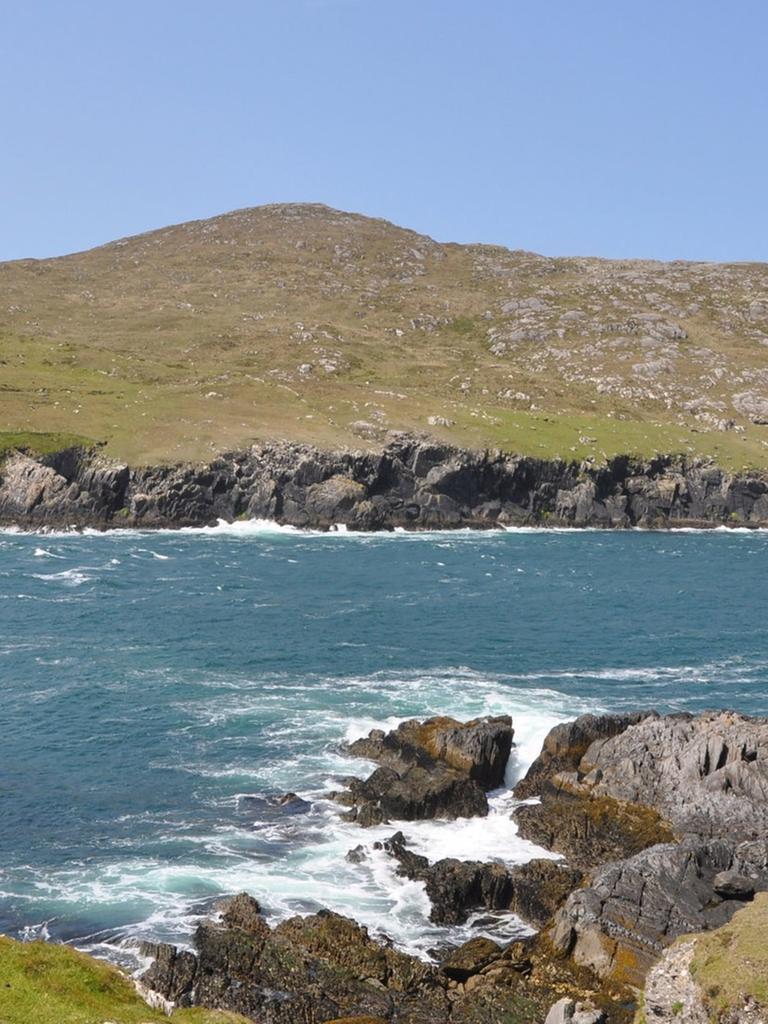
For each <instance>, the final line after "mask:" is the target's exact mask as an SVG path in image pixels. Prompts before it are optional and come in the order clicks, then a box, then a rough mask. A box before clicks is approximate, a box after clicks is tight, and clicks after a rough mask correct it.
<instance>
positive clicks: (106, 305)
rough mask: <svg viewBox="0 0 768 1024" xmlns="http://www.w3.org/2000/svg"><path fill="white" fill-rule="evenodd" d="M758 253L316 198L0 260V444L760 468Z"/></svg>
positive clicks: (765, 271)
mask: <svg viewBox="0 0 768 1024" xmlns="http://www.w3.org/2000/svg"><path fill="white" fill-rule="evenodd" d="M755 421H768V266H767V265H763V264H733V265H717V264H703V263H698V264H695V263H683V262H675V263H656V262H648V261H642V262H641V261H607V260H598V259H553V258H549V257H544V256H537V255H535V254H533V253H528V252H511V251H508V250H506V249H502V248H498V247H492V246H485V245H453V244H439V243H437V242H434V241H433V240H432V239H430V238H426V237H425V236H422V235H418V234H416V233H414V232H412V231H407V230H404V229H402V228H399V227H396V226H394V225H392V224H389V223H387V222H385V221H381V220H373V219H370V218H367V217H362V216H357V215H353V214H348V213H342V212H339V211H336V210H331V209H328V208H327V207H324V206H315V205H279V206H265V207H260V208H257V209H252V210H241V211H236V212H234V213H229V214H226V215H224V216H221V217H215V218H213V219H211V220H206V221H195V222H191V223H188V224H181V225H178V226H176V227H169V228H165V229H162V230H159V231H154V232H150V233H148V234H144V235H139V236H136V237H134V238H127V239H123V240H121V241H117V242H112V243H110V244H109V245H105V246H102V247H100V248H98V249H92V250H90V251H88V252H83V253H77V254H75V255H72V256H64V257H60V258H56V259H48V260H19V261H14V262H10V263H4V264H0V442H1V443H2V445H3V446H4V447H6V448H7V447H9V446H11V445H13V444H14V443H16V440H17V435H22V434H24V435H26V440H25V441H22V440H19V441H18V443H26V444H27V445H31V446H34V439H32V440H30V437H29V434H30V432H33V433H35V432H40V433H45V434H46V435H47V437H46V438H45V439H41V440H40V444H41V446H42V445H48V446H50V445H51V444H52V443H53V444H55V443H56V439H57V437H58V436H59V435H61V434H68V435H77V436H80V437H85V438H91V439H94V440H104V441H106V442H107V452H108V453H109V454H112V455H114V456H116V457H120V458H125V459H129V460H131V461H133V462H153V461H163V460H177V459H182V458H183V459H194V460H199V459H204V458H208V457H210V456H211V454H213V453H214V452H215V451H218V450H222V449H227V448H232V447H237V446H242V445H245V444H248V443H251V442H253V441H254V440H261V439H267V438H274V437H280V438H287V439H299V440H307V441H314V442H316V443H318V444H321V445H338V444H348V445H354V446H357V447H359V446H361V445H363V444H372V443H375V442H376V441H377V440H378V439H380V438H381V437H383V436H384V434H385V433H386V431H387V430H392V429H407V430H413V431H427V432H429V433H432V434H434V435H436V436H438V437H441V438H443V439H446V440H450V441H453V442H455V443H456V444H461V445H465V446H470V447H482V446H486V445H490V446H498V447H503V448H506V449H509V450H517V451H522V452H526V453H532V454H539V455H546V456H555V455H559V456H562V457H563V458H570V457H579V458H581V457H585V456H594V457H595V458H598V459H600V458H601V457H602V456H603V455H604V454H608V455H610V454H615V453H617V452H637V453H641V454H652V453H653V452H654V451H665V452H687V453H697V454H704V455H710V456H714V457H716V458H717V459H718V460H719V461H720V462H721V463H724V464H726V465H728V466H733V467H737V468H738V467H742V466H754V465H766V464H768V426H766V425H765V423H760V422H755Z"/></svg>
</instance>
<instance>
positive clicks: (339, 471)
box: [0, 435, 768, 530]
mask: <svg viewBox="0 0 768 1024" xmlns="http://www.w3.org/2000/svg"><path fill="white" fill-rule="evenodd" d="M219 519H223V520H226V521H229V522H232V521H234V520H237V519H269V520H274V521H275V522H278V523H283V524H288V525H292V526H296V527H302V528H303V527H306V528H317V529H328V528H330V527H332V526H337V525H344V526H347V527H348V528H349V529H355V530H386V529H395V528H403V529H437V528H441V529H444V528H452V527H460V526H470V527H478V528H487V527H491V526H514V525H538V526H577V527H579V526H581V527H583V526H599V527H616V528H620V527H631V526H641V527H649V528H652V527H669V526H675V525H692V526H713V525H718V524H726V525H731V526H734V525H742V526H766V525H768V475H766V474H764V473H758V472H754V473H747V472H745V473H744V474H743V475H735V474H730V473H727V472H725V471H724V470H722V469H719V468H717V467H716V466H714V465H711V464H708V463H703V462H701V461H696V460H693V461H686V460H684V459H681V458H674V457H658V458H656V459H654V460H652V461H649V462H643V461H639V460H633V459H630V458H626V457H620V458H614V459H611V460H610V461H609V462H608V463H607V464H605V465H601V466H598V465H597V464H595V463H593V462H583V463H579V462H566V461H554V460H550V461H547V460H541V459H536V458H531V457H519V456H515V455H511V454H506V453H503V452H498V451H493V452H491V451H484V452H473V451H467V450H463V449H457V448H453V447H451V446H449V445H445V444H441V443H437V442H435V441H432V440H428V439H423V438H415V437H411V436H405V435H398V436H395V437H393V438H392V440H391V441H390V443H389V444H387V445H386V447H384V448H383V449H382V450H378V451H325V450H322V449H318V448H313V447H311V446H309V445H301V444H288V443H274V444H265V445H261V446H257V447H253V448H250V449H248V450H244V451H239V452H232V453H230V454H227V455H222V456H220V457H219V458H217V459H215V460H214V461H213V462H211V463H210V464H208V465H206V466H195V465H190V464H181V465H176V466H156V467H143V468H131V467H129V466H126V465H119V464H115V463H113V462H110V461H109V460H107V459H106V458H104V456H103V455H102V454H100V453H99V452H98V451H94V450H90V451H86V450H83V449H68V450H66V451H62V452H58V453H56V454H54V455H51V456H41V457H34V456H31V455H28V454H25V453H23V452H16V453H12V454H10V455H8V456H6V458H5V459H4V461H2V462H1V463H0V525H5V526H8V525H15V526H20V527H22V528H27V529H32V528H34V529H39V528H67V527H71V526H75V527H85V526H89V527H96V528H103V529H106V528H115V527H121V526H122V527H126V526H132V527H143V528H156V527H180V526H202V525H211V524H215V523H216V522H217V520H219Z"/></svg>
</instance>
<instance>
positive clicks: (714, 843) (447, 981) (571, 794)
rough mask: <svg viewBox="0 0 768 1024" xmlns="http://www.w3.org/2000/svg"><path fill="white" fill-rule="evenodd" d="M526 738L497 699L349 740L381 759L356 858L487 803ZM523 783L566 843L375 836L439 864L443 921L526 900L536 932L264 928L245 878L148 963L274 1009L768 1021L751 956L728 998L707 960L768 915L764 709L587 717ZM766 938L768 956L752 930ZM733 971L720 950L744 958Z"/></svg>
mask: <svg viewBox="0 0 768 1024" xmlns="http://www.w3.org/2000/svg"><path fill="white" fill-rule="evenodd" d="M513 743H514V726H513V722H512V721H511V719H509V718H508V717H507V716H500V717H496V718H484V719H476V720H473V721H471V722H464V723H462V722H457V721H455V720H453V719H450V718H435V719H429V720H427V721H425V722H419V721H415V720H414V721H409V722H406V723H404V724H403V725H401V726H400V727H399V728H398V729H396V730H394V731H392V732H390V733H383V732H381V731H377V730H375V731H374V732H372V733H371V734H370V735H369V736H368V737H367V738H365V739H362V740H358V741H356V742H355V743H353V744H351V746H350V747H349V748H348V752H349V753H351V754H353V755H357V756H360V757H363V758H365V759H366V760H368V761H373V762H374V763H376V764H377V767H376V768H375V770H374V771H373V772H372V773H371V774H370V775H369V776H368V777H367V778H365V779H358V778H351V779H348V780H345V782H346V788H345V789H343V790H341V791H339V792H338V793H337V794H336V798H337V799H338V800H339V802H340V803H341V804H342V805H343V806H345V807H346V808H347V810H346V811H345V812H343V813H345V814H346V816H347V817H348V819H349V820H353V821H356V822H357V824H358V825H360V827H361V837H362V838H363V842H361V844H360V845H358V846H357V847H355V848H354V849H352V850H350V852H349V853H348V855H347V856H348V859H349V860H351V861H352V862H353V863H361V862H364V861H365V860H366V859H367V857H368V856H369V855H370V849H369V846H368V845H367V844H366V843H365V841H364V835H365V829H366V827H367V826H369V825H372V824H382V823H387V822H388V821H389V820H398V821H399V822H404V823H407V821H409V820H418V819H424V818H433V817H439V818H448V819H450V818H455V817H460V816H466V815H483V814H486V813H487V803H485V794H486V792H487V791H488V790H490V789H492V788H494V787H496V786H498V785H499V784H500V782H501V780H502V779H503V775H504V767H505V764H506V760H507V758H508V756H509V753H510V750H511V749H512V746H513ZM514 792H515V796H516V797H518V798H519V799H520V803H519V805H518V806H517V808H516V810H515V811H514V812H513V813H514V817H515V818H516V820H517V822H518V827H519V831H520V834H522V835H523V836H525V837H528V838H530V839H532V840H533V841H535V842H537V843H540V844H541V845H543V846H544V847H545V848H546V849H548V850H549V851H551V852H553V853H557V854H560V855H561V858H562V859H559V860H553V859H546V860H542V859H539V860H533V861H531V862H529V863H528V864H525V865H522V866H518V867H515V868H511V869H510V868H507V867H506V866H505V865H504V864H503V863H501V862H482V861H459V860H455V859H452V858H447V859H444V860H441V861H437V862H435V863H430V862H429V861H428V860H427V859H426V858H424V857H422V856H419V855H418V854H415V853H414V852H412V851H411V850H410V849H409V843H408V838H407V835H405V834H404V833H403V832H402V831H401V832H398V833H395V834H394V835H392V836H391V838H390V839H388V840H386V841H385V842H384V843H383V844H382V843H378V844H377V845H378V848H379V849H382V848H383V849H384V850H385V851H386V853H388V854H389V855H390V856H391V857H392V858H393V860H394V861H395V863H396V865H397V868H396V870H397V872H398V873H400V874H402V875H404V876H406V877H408V878H411V879H416V880H418V881H421V882H423V883H424V885H425V888H426V892H427V894H428V896H429V898H430V901H431V903H432V908H433V910H432V919H433V920H434V921H439V922H444V923H445V922H449V923H454V922H458V921H462V920H465V919H466V916H467V914H468V913H469V912H470V911H471V912H475V911H478V910H480V911H482V910H488V911H492V910H493V911H511V912H514V913H516V914H517V915H519V916H520V917H521V918H522V919H523V920H524V921H527V922H528V923H529V924H530V925H532V926H534V927H536V928H538V932H537V933H536V934H535V935H533V936H532V937H531V938H529V939H525V940H522V941H515V942H511V943H509V944H507V945H502V944H499V943H497V942H494V941H492V940H491V939H489V938H486V937H482V936H480V935H478V936H477V937H476V938H472V939H470V940H469V941H468V942H466V943H465V944H464V945H462V946H460V947H458V948H454V949H450V950H442V951H436V954H435V962H433V963H426V962H424V961H421V960H418V959H416V958H415V957H413V956H410V955H408V954H405V953H403V952H401V951H399V950H397V949H396V948H394V946H393V945H392V944H391V943H389V942H388V941H387V940H386V937H383V936H380V937H378V938H373V937H371V936H370V935H369V934H368V932H367V930H366V929H365V928H363V927H361V926H360V925H358V924H357V923H356V922H355V921H352V920H350V919H349V918H345V917H342V916H340V915H338V914H335V913H331V912H330V911H321V912H319V913H317V914H314V915H311V916H309V917H295V918H291V919H290V920H287V921H283V922H281V923H280V924H278V925H277V926H275V927H270V926H269V925H268V924H267V922H266V921H265V919H264V917H263V916H262V913H261V909H260V907H259V905H258V903H257V902H256V901H255V900H254V899H253V898H252V897H251V896H249V895H248V894H245V893H243V894H240V895H239V896H236V897H234V898H232V899H230V900H228V901H226V902H225V903H224V904H223V906H222V907H221V908H220V915H219V916H218V917H217V918H216V919H212V920H210V921H207V922H205V923H203V924H202V925H201V926H200V927H199V929H198V931H197V933H196V935H195V939H194V947H195V948H194V952H193V951H188V950H179V949H177V948H175V947H173V946H169V945H163V944H147V945H145V946H144V948H143V953H144V955H147V956H152V957H153V958H154V962H153V964H152V966H151V967H150V968H149V970H148V971H147V972H146V973H145V974H144V976H143V978H142V983H143V984H144V985H145V986H147V988H148V989H150V990H151V991H152V992H155V993H157V994H158V995H159V996H160V997H162V998H163V999H164V1000H166V1001H167V1003H168V1005H169V1006H171V1005H174V1006H181V1007H184V1006H201V1007H206V1008H209V1009H219V1010H226V1011H233V1012H236V1013H240V1014H242V1015H244V1016H245V1017H246V1018H248V1019H250V1020H253V1021H256V1022H259V1024H294V1022H312V1024H323V1022H328V1024H330V1022H335V1024H390V1022H391V1024H395V1022H397V1024H446V1022H450V1024H483V1022H502V1024H565V1022H567V1021H571V1022H572V1024H601V1022H602V1024H628V1022H630V1021H633V1020H634V1021H635V1022H636V1024H650V1022H651V1021H654V1022H658V1024H672V1022H673V1021H676V1020H681V1019H685V1020H695V1021H708V1020H712V1021H722V1022H723V1024H726V1022H727V1024H765V1022H766V1021H768V1003H766V1004H765V1005H763V1004H762V1003H761V1002H760V992H759V991H757V990H755V991H752V989H753V988H754V986H752V984H751V982H750V978H749V970H748V968H747V974H746V979H747V980H746V982H745V983H744V984H743V985H742V986H741V988H737V989H736V990H735V994H731V993H729V995H728V999H727V1000H726V998H725V994H724V992H723V990H722V986H719V985H714V986H713V985H709V987H706V988H702V987H701V985H699V984H698V982H697V973H696V972H697V970H699V966H698V960H697V957H699V959H701V957H700V956H699V952H700V948H703V946H702V944H703V943H705V942H709V941H710V939H709V937H712V939H713V941H714V942H715V945H716V947H717V948H718V949H719V950H722V949H726V953H727V948H728V947H730V946H731V945H732V946H733V949H734V950H735V949H737V948H738V946H739V932H738V929H739V923H740V922H742V921H747V923H748V924H751V925H752V926H754V920H753V919H757V920H758V922H762V920H763V919H762V917H761V916H760V915H762V914H764V912H765V904H764V902H761V901H764V900H765V899H768V897H763V896H761V895H760V894H761V893H768V719H765V718H762V719H761V718H749V717H747V716H743V715H739V714H736V713H734V712H728V711H721V712H705V713H702V714H700V715H696V716H693V715H690V714H674V715H667V716H661V715H658V714H656V713H655V712H637V713H632V714H620V715H604V716H592V715H585V716H583V717H581V718H579V719H577V720H576V721H575V722H571V723H568V724H564V725H560V726H557V727H556V728H554V729H553V730H552V731H551V732H550V733H549V735H548V736H547V738H546V740H545V743H544V747H543V749H542V752H541V754H540V755H539V757H538V758H537V759H536V760H535V761H534V763H533V764H532V765H531V767H530V769H529V770H528V772H527V774H526V775H525V776H524V778H522V779H521V780H520V781H519V782H518V783H517V786H516V788H515V791H514ZM290 798H291V799H292V800H296V799H297V798H296V797H295V796H293V795H292V794H291V795H290ZM534 798H535V799H534ZM403 828H404V829H405V830H406V831H407V824H403ZM753 905H754V911H753V910H752V909H750V908H752V907H753ZM745 915H747V916H746V917H745ZM749 915H752V916H751V917H750V916H749ZM761 926H762V925H761ZM720 935H727V936H728V942H727V943H726V944H725V945H723V943H722V942H720V941H719V938H718V936H720ZM761 941H762V943H763V945H766V943H765V936H764V935H763V938H762V940H761ZM758 953H759V955H760V956H761V957H762V960H763V961H765V960H766V959H768V956H767V955H766V951H765V950H764V949H762V948H761V949H760V950H756V949H755V948H754V943H752V946H751V947H750V955H758ZM708 956H709V958H708V959H707V960H706V965H707V967H708V969H709V970H710V971H711V970H713V969H714V968H713V967H712V964H713V963H714V962H715V960H714V959H713V956H712V955H711V953H710V954H709V955H708ZM736 969H737V965H733V966H732V967H731V965H728V966H727V967H726V971H727V972H728V973H729V975H730V976H732V977H735V976H736V974H735V973H734V972H736ZM681 1007H685V1008H686V1012H687V1013H688V1015H689V1016H688V1017H685V1018H683V1017H680V1012H681V1009H680V1008H681Z"/></svg>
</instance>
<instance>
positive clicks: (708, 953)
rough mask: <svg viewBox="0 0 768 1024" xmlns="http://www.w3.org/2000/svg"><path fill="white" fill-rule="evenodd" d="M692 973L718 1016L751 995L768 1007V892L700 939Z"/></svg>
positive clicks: (737, 1005) (697, 941)
mask: <svg viewBox="0 0 768 1024" xmlns="http://www.w3.org/2000/svg"><path fill="white" fill-rule="evenodd" d="M691 974H692V975H693V977H694V978H695V979H696V982H697V984H698V985H699V986H700V988H701V990H702V992H703V993H704V997H705V999H706V1001H707V1004H708V1005H709V1006H710V1007H711V1008H713V1009H714V1010H715V1011H716V1013H717V1014H718V1015H719V1014H724V1013H726V1012H727V1011H728V1010H730V1009H734V1008H740V1007H742V1006H743V1004H744V1000H745V998H747V997H751V998H752V999H754V1000H756V1002H758V1003H759V1004H760V1005H761V1006H768V893H760V894H759V895H758V896H756V897H755V900H754V902H753V903H750V904H748V905H747V906H746V907H744V909H743V910H740V911H738V913H736V914H734V916H733V918H732V920H731V921H730V922H729V923H728V924H726V925H723V927H722V928H718V929H716V930H715V931H713V932H708V933H706V934H704V935H702V936H701V937H700V938H698V939H697V940H696V951H695V953H694V959H693V962H692V964H691Z"/></svg>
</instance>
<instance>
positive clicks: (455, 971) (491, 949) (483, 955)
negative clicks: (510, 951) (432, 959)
mask: <svg viewBox="0 0 768 1024" xmlns="http://www.w3.org/2000/svg"><path fill="white" fill-rule="evenodd" d="M502 952H503V951H502V948H501V946H499V945H498V943H496V942H494V941H493V940H492V939H486V938H482V937H480V936H478V937H477V938H475V939H469V940H468V941H467V942H465V943H464V945H463V946H459V947H458V948H456V949H454V950H452V951H451V952H450V953H449V954H448V956H447V957H446V958H445V959H444V960H442V961H441V963H440V970H441V971H442V972H443V974H445V975H446V977H448V978H452V979H453V980H454V981H462V982H463V981H466V980H467V978H470V977H471V976H472V975H473V974H479V973H480V972H481V971H482V970H483V968H484V967H488V965H489V964H492V963H493V962H494V961H496V960H498V959H499V958H500V957H501V955H502Z"/></svg>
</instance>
